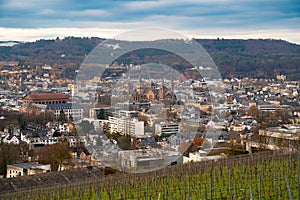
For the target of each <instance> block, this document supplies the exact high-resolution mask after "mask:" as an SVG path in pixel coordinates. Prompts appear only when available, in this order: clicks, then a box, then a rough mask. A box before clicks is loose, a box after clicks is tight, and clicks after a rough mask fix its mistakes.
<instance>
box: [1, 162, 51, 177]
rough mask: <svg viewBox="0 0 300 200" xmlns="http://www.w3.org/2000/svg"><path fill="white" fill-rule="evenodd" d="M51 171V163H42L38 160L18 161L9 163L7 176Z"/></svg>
mask: <svg viewBox="0 0 300 200" xmlns="http://www.w3.org/2000/svg"><path fill="white" fill-rule="evenodd" d="M50 171H51V166H50V164H48V165H42V164H39V163H37V162H34V163H18V164H12V165H7V167H6V177H7V178H13V177H17V176H26V175H34V174H41V173H46V172H50Z"/></svg>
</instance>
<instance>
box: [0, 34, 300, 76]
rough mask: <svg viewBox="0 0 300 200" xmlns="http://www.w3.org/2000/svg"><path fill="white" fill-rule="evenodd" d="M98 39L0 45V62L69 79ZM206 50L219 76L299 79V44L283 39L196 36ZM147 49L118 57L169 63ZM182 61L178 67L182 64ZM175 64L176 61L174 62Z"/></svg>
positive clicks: (68, 38)
mask: <svg viewBox="0 0 300 200" xmlns="http://www.w3.org/2000/svg"><path fill="white" fill-rule="evenodd" d="M101 41H103V39H100V38H76V37H67V38H64V39H59V38H57V39H56V40H38V41H36V42H27V43H21V44H17V45H14V46H12V47H4V46H1V47H0V61H18V62H19V64H21V65H22V64H26V65H28V64H29V65H31V66H36V65H39V66H41V65H44V64H49V65H51V66H53V67H54V68H56V69H59V70H61V71H62V72H63V73H62V75H63V76H65V77H69V78H72V76H73V74H74V73H72V72H74V70H75V69H76V68H78V67H79V66H80V64H81V63H82V62H83V60H84V58H85V56H86V55H87V54H88V53H89V52H90V51H91V50H92V49H93V48H94V47H96V45H97V44H99V43H100V42H101ZM197 41H198V42H199V43H200V44H201V45H202V46H203V47H204V48H205V49H206V50H207V51H208V53H209V54H210V55H211V57H212V58H213V60H214V61H215V63H216V64H217V66H218V67H219V69H220V71H221V74H222V76H223V77H224V78H225V77H230V76H232V75H234V76H236V77H242V76H252V77H262V78H274V75H275V74H276V73H282V74H286V75H287V77H288V79H290V80H299V79H300V45H296V44H292V43H288V42H286V41H283V40H269V39H267V40H262V39H259V40H254V39H253V40H238V39H230V40H227V39H226V40H225V39H215V40H214V39H197ZM149 53H150V52H148V51H147V50H142V51H139V52H134V53H132V54H129V55H128V57H127V58H122V59H120V60H118V61H119V62H125V63H143V62H150V61H157V62H159V61H160V60H164V61H165V60H167V61H168V62H167V63H170V65H172V59H173V56H172V55H170V54H166V53H162V52H161V51H153V50H151V53H150V54H149ZM184 65H185V64H184V63H182V66H179V67H185V66H184ZM176 67H178V63H176Z"/></svg>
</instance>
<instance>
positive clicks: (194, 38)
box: [0, 35, 300, 46]
mask: <svg viewBox="0 0 300 200" xmlns="http://www.w3.org/2000/svg"><path fill="white" fill-rule="evenodd" d="M69 37H74V38H81V39H83V38H98V39H103V40H106V39H113V38H105V37H101V36H73V35H68V36H63V37H59V36H57V37H51V38H37V39H32V40H27V41H22V40H0V46H1V44H5V43H10V42H11V43H14V42H15V43H27V42H29V43H30V42H38V41H40V40H53V41H54V40H56V39H57V38H58V39H59V40H63V39H66V38H69ZM170 39H171V38H170ZM188 39H189V40H218V39H219V40H244V41H247V40H271V41H272V40H273V41H284V42H287V43H290V44H295V45H300V43H299V44H298V43H294V42H292V41H288V40H284V39H281V38H278V39H277V38H224V37H221V36H219V37H206V38H200V37H192V38H190V37H188ZM13 45H15V44H13ZM13 45H12V46H13ZM2 46H5V45H2Z"/></svg>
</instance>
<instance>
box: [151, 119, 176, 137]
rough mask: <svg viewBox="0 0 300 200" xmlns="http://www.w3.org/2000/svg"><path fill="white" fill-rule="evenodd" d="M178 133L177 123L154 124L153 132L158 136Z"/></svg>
mask: <svg viewBox="0 0 300 200" xmlns="http://www.w3.org/2000/svg"><path fill="white" fill-rule="evenodd" d="M177 133H179V125H178V124H177V123H165V122H161V123H160V124H155V134H156V135H159V136H165V135H172V134H175V135H176V134H177Z"/></svg>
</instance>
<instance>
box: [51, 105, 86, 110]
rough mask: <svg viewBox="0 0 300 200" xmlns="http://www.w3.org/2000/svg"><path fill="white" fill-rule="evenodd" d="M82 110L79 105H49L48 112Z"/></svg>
mask: <svg viewBox="0 0 300 200" xmlns="http://www.w3.org/2000/svg"><path fill="white" fill-rule="evenodd" d="M62 109H82V106H80V105H79V104H77V103H59V104H47V107H46V110H62Z"/></svg>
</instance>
